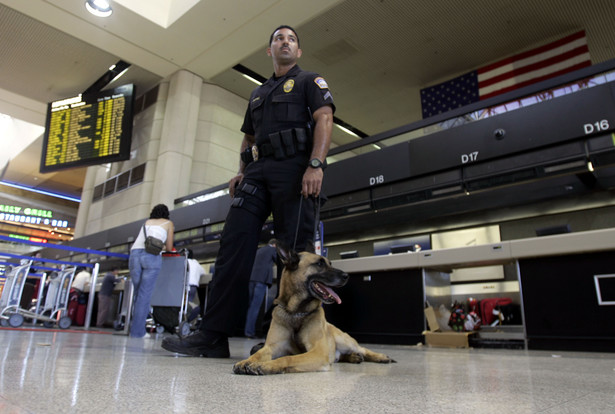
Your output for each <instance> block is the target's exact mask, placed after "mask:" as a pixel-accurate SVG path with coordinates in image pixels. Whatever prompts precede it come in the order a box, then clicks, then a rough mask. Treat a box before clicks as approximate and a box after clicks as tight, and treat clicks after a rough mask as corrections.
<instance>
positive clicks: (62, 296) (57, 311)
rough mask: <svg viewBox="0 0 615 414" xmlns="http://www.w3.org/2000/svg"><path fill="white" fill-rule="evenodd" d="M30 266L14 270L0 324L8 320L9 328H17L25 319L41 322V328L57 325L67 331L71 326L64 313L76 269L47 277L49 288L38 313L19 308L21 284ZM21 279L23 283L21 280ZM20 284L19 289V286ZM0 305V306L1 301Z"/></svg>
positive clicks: (64, 270)
mask: <svg viewBox="0 0 615 414" xmlns="http://www.w3.org/2000/svg"><path fill="white" fill-rule="evenodd" d="M30 264H31V262H30ZM30 264H28V265H27V269H25V267H26V265H22V266H19V267H17V268H15V277H14V278H13V280H11V282H12V284H11V288H10V289H9V291H10V294H11V295H10V297H9V299H8V303H7V306H3V307H2V313H1V314H0V318H1V319H0V323H5V322H3V321H5V320H8V325H9V326H12V327H14V328H17V327H20V326H21V325H23V322H24V318H26V317H27V318H32V319H35V320H37V321H42V322H43V326H45V327H47V328H52V327H53V326H56V325H57V326H58V327H60V328H61V329H68V328H69V327H70V326H71V324H72V320H71V319H70V318H69V317H68V316H66V311H67V305H68V298H69V293H70V286H71V284H72V282H73V277H74V275H75V270H76V267H74V266H71V267H67V268H64V269H62V270H60V271H59V272H57V273H56V272H54V273H52V274H51V275H49V287H48V289H47V295H46V296H45V304H44V306H43V307H42V309H39V312H32V311H30V310H26V309H22V308H20V307H19V300H20V297H21V291H22V290H23V284H24V283H25V280H26V276H27V275H28V272H29V270H30ZM24 269H25V271H24ZM11 273H13V272H11ZM22 275H23V276H22ZM9 277H10V275H9ZM9 277H7V284H8V283H9ZM22 277H23V281H22V280H21V279H22ZM20 283H21V287H20V286H19V284H20ZM17 291H19V292H20V293H19V296H18V295H17ZM3 297H4V292H3ZM15 301H16V303H15ZM0 305H2V302H1V301H0Z"/></svg>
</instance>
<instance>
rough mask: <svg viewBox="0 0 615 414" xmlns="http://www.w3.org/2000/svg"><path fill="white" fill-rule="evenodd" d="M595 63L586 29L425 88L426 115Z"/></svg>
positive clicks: (422, 95)
mask: <svg viewBox="0 0 615 414" xmlns="http://www.w3.org/2000/svg"><path fill="white" fill-rule="evenodd" d="M590 65H591V59H590V56H589V48H588V47H587V38H586V37H585V31H584V30H582V31H580V32H577V33H574V34H572V35H570V36H566V37H564V38H562V39H559V40H557V41H555V42H552V43H549V44H546V45H544V46H541V47H538V48H536V49H532V50H529V51H527V52H523V53H519V54H517V55H514V56H511V57H508V58H506V59H503V60H500V61H499V62H495V63H492V64H490V65H487V66H485V67H482V68H480V69H477V70H474V71H472V72H469V73H466V74H464V75H461V76H459V77H457V78H454V79H451V80H449V81H446V82H443V83H440V84H438V85H434V86H430V87H428V88H425V89H421V105H422V108H423V118H428V117H430V116H433V115H437V114H440V113H443V112H446V111H450V110H451V109H455V108H460V107H462V106H465V105H468V104H470V103H473V102H477V101H479V100H482V99H487V98H491V97H493V96H496V95H499V94H501V93H505V92H509V91H512V90H514V89H518V88H522V87H524V86H527V85H530V84H532V83H535V82H540V81H543V80H546V79H549V78H552V77H555V76H559V75H563V74H565V73H568V72H572V71H575V70H578V69H581V68H584V67H586V66H590Z"/></svg>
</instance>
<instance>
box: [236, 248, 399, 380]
mask: <svg viewBox="0 0 615 414" xmlns="http://www.w3.org/2000/svg"><path fill="white" fill-rule="evenodd" d="M277 251H278V255H279V257H280V259H281V261H282V264H283V265H284V269H283V272H282V278H281V281H280V294H279V296H278V298H277V299H276V300H275V301H274V304H276V305H277V306H276V307H275V309H274V311H273V315H272V317H273V319H272V322H271V326H270V328H269V332H268V333H267V339H266V340H265V345H264V346H263V347H262V348H261V349H260V350H259V351H257V352H256V353H255V354H253V355H252V356H250V357H249V358H248V359H245V360H243V361H240V362H237V363H236V364H235V365H234V366H233V372H234V373H235V374H247V375H269V374H283V373H291V372H314V371H328V370H329V369H330V368H331V364H333V363H334V362H336V361H339V362H350V363H356V364H359V363H361V362H363V361H367V362H377V363H382V364H388V363H392V362H395V361H394V360H393V359H391V358H390V357H388V356H387V355H384V354H381V353H378V352H373V351H370V350H369V349H367V348H364V347H362V346H360V345H359V344H358V343H357V341H356V340H355V339H354V338H352V337H351V336H350V335H348V334H347V333H345V332H343V331H341V330H340V329H338V328H336V327H335V326H333V325H332V324H330V323H328V322H327V321H326V319H325V311H324V309H323V307H322V304H323V303H325V304H332V303H337V304H340V303H341V300H340V298H339V296H338V295H337V294H336V293H335V292H334V291H333V288H338V287H341V286H344V285H345V284H346V282H347V281H348V275H347V274H346V273H344V272H343V271H341V270H339V269H335V268H333V267H332V266H331V262H329V260H327V259H326V258H324V257H322V256H319V255H316V254H313V253H308V252H302V253H296V252H294V251H292V250H289V249H285V248H284V247H282V246H278V249H277Z"/></svg>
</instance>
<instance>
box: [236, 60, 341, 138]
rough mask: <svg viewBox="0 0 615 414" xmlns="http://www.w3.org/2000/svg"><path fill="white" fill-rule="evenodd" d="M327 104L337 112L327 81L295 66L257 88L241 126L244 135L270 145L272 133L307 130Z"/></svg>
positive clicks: (251, 97)
mask: <svg viewBox="0 0 615 414" xmlns="http://www.w3.org/2000/svg"><path fill="white" fill-rule="evenodd" d="M324 105H331V108H332V109H333V111H334V112H335V105H334V104H333V96H332V95H331V92H330V91H329V86H328V85H327V82H326V81H325V80H324V78H322V77H321V76H319V75H318V74H317V73H314V72H308V71H304V70H302V69H301V68H300V67H299V66H298V65H295V66H293V68H292V69H290V70H289V71H288V72H287V73H286V74H285V75H284V76H282V77H280V78H275V75H274V76H272V77H271V78H269V79H268V80H267V81H266V82H265V83H263V84H262V85H261V86H259V87H258V88H256V89H255V90H254V91H253V92H252V95H251V96H250V103H249V105H248V109H247V110H246V115H245V118H244V121H243V125H242V127H241V132H243V133H245V134H247V135H253V136H254V137H256V143H257V144H261V143H264V142H267V140H268V136H269V134H271V133H273V132H279V131H282V130H286V129H291V128H306V127H307V125H308V123H309V122H310V112H308V107H309V109H310V111H311V113H312V114H313V113H314V112H316V110H317V109H318V108H320V107H322V106H324Z"/></svg>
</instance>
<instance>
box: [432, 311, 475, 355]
mask: <svg viewBox="0 0 615 414" xmlns="http://www.w3.org/2000/svg"><path fill="white" fill-rule="evenodd" d="M425 317H426V318H427V325H428V327H429V330H428V331H424V332H423V335H424V336H425V344H427V345H428V346H439V347H446V348H469V347H470V344H469V338H470V336H472V335H474V332H454V331H452V330H448V331H444V330H442V328H441V327H440V324H439V323H438V317H437V315H436V310H435V309H434V308H433V307H431V306H428V307H427V308H425Z"/></svg>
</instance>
